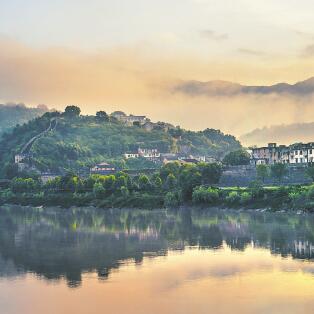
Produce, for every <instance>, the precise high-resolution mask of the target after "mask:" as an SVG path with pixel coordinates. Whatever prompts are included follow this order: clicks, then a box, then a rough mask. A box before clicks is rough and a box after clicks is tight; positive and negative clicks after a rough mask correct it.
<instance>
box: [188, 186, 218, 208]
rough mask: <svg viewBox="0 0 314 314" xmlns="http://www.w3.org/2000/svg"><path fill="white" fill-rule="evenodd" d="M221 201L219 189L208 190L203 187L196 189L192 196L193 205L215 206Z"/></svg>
mask: <svg viewBox="0 0 314 314" xmlns="http://www.w3.org/2000/svg"><path fill="white" fill-rule="evenodd" d="M218 199H219V193H218V191H217V189H213V188H206V187H203V186H200V187H197V188H195V189H194V191H193V194H192V200H193V203H196V204H197V203H209V204H213V203H215V202H217V201H218Z"/></svg>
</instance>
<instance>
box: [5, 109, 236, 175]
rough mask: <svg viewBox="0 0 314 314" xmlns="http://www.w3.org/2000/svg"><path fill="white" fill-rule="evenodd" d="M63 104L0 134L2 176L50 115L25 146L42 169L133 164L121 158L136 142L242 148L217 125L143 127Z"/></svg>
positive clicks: (171, 149)
mask: <svg viewBox="0 0 314 314" xmlns="http://www.w3.org/2000/svg"><path fill="white" fill-rule="evenodd" d="M67 108H68V110H66V111H65V112H64V113H59V112H47V113H45V114H44V115H43V116H41V117H38V118H36V119H34V120H31V121H29V122H28V123H26V124H24V125H19V126H16V127H15V128H14V129H13V130H12V132H11V133H7V134H4V136H3V138H2V139H1V141H0V164H1V170H2V173H1V176H2V177H3V176H4V169H5V168H6V167H8V165H10V164H13V163H14V156H15V155H16V154H19V153H20V152H21V150H22V148H23V146H24V145H25V144H26V143H27V142H28V141H29V140H30V139H32V138H33V137H34V136H36V135H38V134H40V133H41V132H43V131H44V130H46V129H48V127H49V125H50V123H51V121H52V119H56V121H57V122H56V126H55V127H54V128H53V129H50V130H49V131H48V132H47V133H45V135H44V136H42V137H40V138H39V139H37V140H36V141H35V142H34V144H33V145H32V146H31V148H30V151H29V156H30V163H31V165H32V166H34V167H35V168H36V169H38V170H40V171H41V172H46V171H49V172H58V173H65V172H67V171H74V172H77V173H80V172H81V171H82V172H84V171H85V172H86V171H88V169H89V167H91V166H93V165H95V164H96V163H99V162H103V161H107V162H111V163H114V164H115V165H116V166H118V167H120V168H121V169H123V168H132V167H136V166H137V165H135V164H134V161H132V160H128V161H127V162H126V161H125V160H124V159H123V154H124V153H126V152H130V151H135V150H137V149H138V148H139V147H142V148H156V149H158V150H159V151H160V152H161V153H183V152H184V153H185V154H192V155H198V156H208V157H209V156H210V157H213V158H217V159H221V158H222V157H223V156H225V155H226V154H227V153H229V152H231V151H235V150H237V149H239V148H241V144H240V142H239V141H238V140H237V139H236V138H235V137H234V136H231V135H225V134H223V133H222V132H221V131H219V130H214V129H206V130H204V131H189V130H184V129H181V128H180V127H169V124H165V123H159V124H155V126H154V127H153V128H152V129H151V130H146V129H145V128H144V127H143V126H141V125H138V124H136V123H134V125H131V126H129V125H126V124H125V123H123V122H121V121H118V119H116V118H114V117H113V116H108V115H107V114H106V113H105V112H103V111H102V112H98V113H97V114H96V116H87V115H80V110H79V108H78V107H74V106H70V107H67ZM69 108H70V109H69ZM71 108H72V109H73V108H74V111H71ZM75 109H76V110H75ZM164 125H167V127H166V128H164V127H163V126H164ZM132 162H133V164H132ZM128 163H129V164H128ZM145 166H146V167H148V166H149V165H145Z"/></svg>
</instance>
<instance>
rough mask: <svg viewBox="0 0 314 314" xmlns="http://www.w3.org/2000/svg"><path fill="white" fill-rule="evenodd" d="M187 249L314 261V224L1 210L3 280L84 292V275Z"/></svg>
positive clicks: (103, 276) (203, 215) (222, 216)
mask: <svg viewBox="0 0 314 314" xmlns="http://www.w3.org/2000/svg"><path fill="white" fill-rule="evenodd" d="M186 247H197V248H199V249H201V250H214V251H217V252H219V251H221V250H224V249H225V248H228V249H229V250H231V252H232V251H234V250H237V251H240V252H244V251H245V250H247V249H248V248H252V249H253V250H258V248H264V249H267V250H269V252H271V254H273V255H280V256H282V257H288V256H291V257H292V258H294V259H302V260H307V261H312V259H313V254H314V217H313V216H310V215H309V216H301V215H290V214H270V213H256V212H254V213H248V212H242V213H239V212H230V211H221V210H217V211H210V212H204V211H192V210H190V209H184V210H180V211H177V212H166V211H140V210H132V211H120V210H112V211H103V210H95V209H91V208H72V209H59V208H48V209H41V208H37V209H36V208H26V207H18V206H6V207H1V208H0V277H2V278H10V277H17V276H22V275H24V274H26V273H33V274H36V275H37V276H39V277H42V278H45V279H48V280H59V279H61V278H65V279H66V281H67V284H68V286H69V287H78V286H80V285H81V283H82V278H83V274H84V273H92V272H93V273H94V272H95V273H97V276H98V279H99V280H107V279H108V278H109V277H110V274H111V272H112V271H113V270H115V269H118V268H119V267H120V266H121V264H124V263H128V262H130V261H133V262H135V263H136V264H141V263H142V261H143V258H144V257H152V258H153V257H156V256H163V255H167V254H169V252H170V251H178V250H184V249H185V248H186ZM310 265H311V264H310ZM232 271H238V270H236V269H234V266H233V268H232V267H230V265H228V266H226V267H224V263H223V262H221V267H220V270H217V268H216V269H215V272H218V273H219V274H221V276H224V275H225V274H229V273H230V272H232ZM213 272H214V270H213ZM309 272H312V268H311V267H309ZM194 275H195V276H197V274H194ZM211 275H213V273H211Z"/></svg>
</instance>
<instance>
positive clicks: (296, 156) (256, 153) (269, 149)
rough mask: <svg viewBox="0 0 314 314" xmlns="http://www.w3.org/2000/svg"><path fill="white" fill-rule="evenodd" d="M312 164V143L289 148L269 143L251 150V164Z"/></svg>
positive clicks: (313, 159)
mask: <svg viewBox="0 0 314 314" xmlns="http://www.w3.org/2000/svg"><path fill="white" fill-rule="evenodd" d="M312 162H314V143H308V144H303V143H297V144H293V145H290V146H285V145H279V146H277V144H276V143H270V144H268V146H266V147H253V148H252V149H251V163H252V164H254V165H259V164H275V163H285V164H306V163H312Z"/></svg>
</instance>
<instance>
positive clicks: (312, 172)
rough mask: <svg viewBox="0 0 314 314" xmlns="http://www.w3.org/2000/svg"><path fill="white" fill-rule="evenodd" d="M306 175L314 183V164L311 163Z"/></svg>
mask: <svg viewBox="0 0 314 314" xmlns="http://www.w3.org/2000/svg"><path fill="white" fill-rule="evenodd" d="M305 174H306V175H307V176H308V177H309V178H310V179H311V180H312V181H314V164H313V163H309V164H308V167H307V168H306V170H305Z"/></svg>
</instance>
